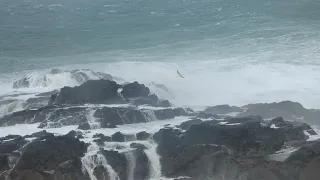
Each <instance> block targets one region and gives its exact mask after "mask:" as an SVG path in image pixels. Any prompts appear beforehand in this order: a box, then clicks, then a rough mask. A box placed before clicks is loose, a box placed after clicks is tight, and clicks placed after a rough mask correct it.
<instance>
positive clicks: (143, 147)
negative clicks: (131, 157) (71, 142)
mask: <svg viewBox="0 0 320 180" xmlns="http://www.w3.org/2000/svg"><path fill="white" fill-rule="evenodd" d="M130 147H131V148H135V149H139V150H145V149H148V148H147V147H146V146H145V145H143V144H140V143H131V144H130Z"/></svg>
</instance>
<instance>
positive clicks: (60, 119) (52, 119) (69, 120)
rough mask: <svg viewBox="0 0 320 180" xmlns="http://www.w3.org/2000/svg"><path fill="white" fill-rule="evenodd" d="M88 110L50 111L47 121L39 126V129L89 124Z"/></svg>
mask: <svg viewBox="0 0 320 180" xmlns="http://www.w3.org/2000/svg"><path fill="white" fill-rule="evenodd" d="M86 113H87V109H86V108H84V107H70V108H66V109H64V108H61V109H54V110H53V111H50V116H48V117H46V121H45V122H42V123H41V124H40V125H39V128H44V127H46V128H58V127H62V126H69V125H79V124H82V123H84V122H87V117H86V116H85V114H86Z"/></svg>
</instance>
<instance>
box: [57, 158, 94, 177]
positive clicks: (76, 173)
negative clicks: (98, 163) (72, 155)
mask: <svg viewBox="0 0 320 180" xmlns="http://www.w3.org/2000/svg"><path fill="white" fill-rule="evenodd" d="M52 176H53V180H70V179H75V180H90V177H89V175H88V173H87V172H83V171H82V162H81V160H80V159H74V160H69V161H66V162H63V163H61V164H60V165H59V166H58V167H57V168H56V169H55V171H54V173H53V175H52Z"/></svg>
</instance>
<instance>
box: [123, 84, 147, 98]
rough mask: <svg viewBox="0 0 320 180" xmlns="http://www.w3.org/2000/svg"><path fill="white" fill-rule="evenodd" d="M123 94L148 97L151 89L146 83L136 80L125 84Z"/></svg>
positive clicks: (127, 96)
mask: <svg viewBox="0 0 320 180" xmlns="http://www.w3.org/2000/svg"><path fill="white" fill-rule="evenodd" d="M121 94H122V96H123V97H125V98H135V97H147V96H148V95H149V94H150V90H149V88H148V87H146V86H145V85H143V84H139V83H138V82H137V81H135V82H133V83H129V84H126V85H124V86H123V87H122V91H121Z"/></svg>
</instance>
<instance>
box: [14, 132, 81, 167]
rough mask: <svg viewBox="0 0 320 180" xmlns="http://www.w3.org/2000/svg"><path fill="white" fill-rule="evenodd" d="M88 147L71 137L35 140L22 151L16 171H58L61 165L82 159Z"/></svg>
mask: <svg viewBox="0 0 320 180" xmlns="http://www.w3.org/2000/svg"><path fill="white" fill-rule="evenodd" d="M86 148H87V147H86V145H85V143H84V142H80V141H79V140H78V139H75V138H74V137H70V136H67V135H66V136H58V137H54V138H50V139H46V140H45V141H43V140H35V141H33V142H31V143H29V144H27V145H26V146H24V148H23V149H22V155H21V157H20V158H19V160H18V162H17V164H16V165H15V167H14V169H15V170H16V171H19V172H21V171H23V170H35V171H48V170H52V169H56V168H57V167H58V165H60V164H61V163H63V162H65V161H68V160H73V159H77V158H80V157H82V156H83V155H84V153H85V152H86Z"/></svg>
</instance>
